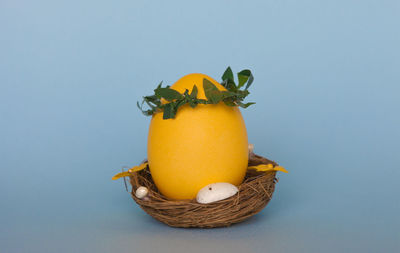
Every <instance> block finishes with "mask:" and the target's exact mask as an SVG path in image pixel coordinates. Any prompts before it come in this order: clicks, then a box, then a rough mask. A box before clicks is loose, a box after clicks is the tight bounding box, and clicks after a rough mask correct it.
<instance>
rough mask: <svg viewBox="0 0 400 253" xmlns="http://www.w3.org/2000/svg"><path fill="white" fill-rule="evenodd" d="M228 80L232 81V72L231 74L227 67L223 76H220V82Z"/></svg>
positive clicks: (229, 68)
mask: <svg viewBox="0 0 400 253" xmlns="http://www.w3.org/2000/svg"><path fill="white" fill-rule="evenodd" d="M228 79H230V80H232V81H233V72H232V69H231V67H228V68H227V69H226V70H225V72H224V74H223V75H222V81H225V80H228Z"/></svg>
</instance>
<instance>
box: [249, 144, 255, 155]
mask: <svg viewBox="0 0 400 253" xmlns="http://www.w3.org/2000/svg"><path fill="white" fill-rule="evenodd" d="M253 151H254V145H253V144H251V143H249V154H251V153H253Z"/></svg>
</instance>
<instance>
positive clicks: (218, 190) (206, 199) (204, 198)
mask: <svg viewBox="0 0 400 253" xmlns="http://www.w3.org/2000/svg"><path fill="white" fill-rule="evenodd" d="M238 191H239V190H238V188H237V187H236V186H234V185H233V184H230V183H214V184H209V185H207V186H205V187H204V188H202V189H201V190H200V191H199V192H198V193H197V196H196V200H197V202H199V203H201V204H209V203H212V202H216V201H219V200H223V199H227V198H229V197H232V196H233V195H235V194H236V193H237V192H238Z"/></svg>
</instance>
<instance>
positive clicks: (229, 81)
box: [137, 67, 255, 119]
mask: <svg viewBox="0 0 400 253" xmlns="http://www.w3.org/2000/svg"><path fill="white" fill-rule="evenodd" d="M237 77H238V84H237V85H236V83H235V81H234V76H233V72H232V69H231V68H230V67H228V68H227V69H226V70H225V72H224V74H223V75H222V82H221V85H223V86H224V87H225V88H226V89H227V90H226V91H220V90H219V89H218V88H217V87H216V86H215V85H214V84H213V83H212V82H211V81H210V80H208V79H206V78H204V79H203V89H204V93H205V96H206V98H207V99H198V98H197V94H198V88H197V86H196V85H194V86H193V88H192V91H191V93H190V94H189V90H187V89H186V90H185V92H184V93H183V94H181V93H179V92H178V91H176V90H174V89H171V88H170V87H169V86H166V87H161V85H162V82H161V83H160V84H159V85H158V86H157V88H156V89H155V90H154V95H151V96H145V97H143V101H142V103H141V104H139V102H137V106H138V108H139V109H140V110H141V111H142V113H143V114H144V115H146V116H151V115H153V114H155V113H156V112H160V111H163V119H173V118H175V115H176V113H177V111H178V108H179V107H181V106H183V105H185V104H189V105H190V106H191V107H192V108H195V107H196V106H197V105H198V104H218V103H220V102H221V101H222V102H224V103H225V104H226V105H227V106H240V107H242V108H247V107H249V106H250V105H252V104H255V103H253V102H250V103H243V100H244V99H245V98H246V97H247V96H248V95H249V94H250V92H249V91H248V88H249V87H250V85H251V84H252V83H253V80H254V77H253V75H252V74H251V71H250V70H248V69H245V70H242V71H240V72H239V73H237ZM246 83H247V84H246ZM245 84H246V87H245V88H244V89H241V88H242V87H243V86H244V85H245ZM161 99H165V100H167V101H168V103H161ZM145 103H146V105H147V106H148V109H147V110H146V109H143V105H144V104H145Z"/></svg>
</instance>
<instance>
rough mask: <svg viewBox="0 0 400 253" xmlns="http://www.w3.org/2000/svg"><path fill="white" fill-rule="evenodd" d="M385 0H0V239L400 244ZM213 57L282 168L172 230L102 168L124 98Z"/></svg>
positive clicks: (206, 69) (139, 149)
mask: <svg viewBox="0 0 400 253" xmlns="http://www.w3.org/2000/svg"><path fill="white" fill-rule="evenodd" d="M399 13H400V2H399V1H382V0H380V1H288V0H274V1H247V2H245V1H197V2H194V1H158V2H155V1H151V2H150V1H18V0H2V1H1V2H0V120H1V123H0V169H1V176H0V203H1V204H0V252H1V253H25V252H40V253H46V252H59V253H63V252H98V253H100V252H157V251H160V252H193V253H194V252H217V251H218V252H240V251H241V252H307V253H309V252H399V251H400V232H399V231H400V230H399V227H400V218H399V213H400V206H399V205H400V204H399V203H400V202H399V194H400V189H399V188H400V187H399V177H400V170H399V169H400V165H399V164H400V155H399V151H400V144H399V143H400V130H399V129H400V116H399V115H400V113H399V110H400V71H399V70H400V47H399V45H400V32H399V26H400V15H399ZM227 65H231V66H232V68H233V69H234V71H239V70H241V69H243V68H250V69H252V70H253V72H254V75H255V82H254V85H253V87H252V90H251V91H252V94H251V96H250V97H249V101H256V102H257V105H256V106H252V107H249V108H248V109H246V110H243V111H242V112H243V114H244V117H245V120H246V124H247V128H248V132H249V140H250V142H252V143H254V145H255V147H256V152H257V153H260V154H263V155H266V156H268V157H270V158H272V159H274V160H276V161H278V162H279V163H280V164H282V165H283V166H284V167H286V168H287V169H288V170H289V171H290V174H288V175H282V174H281V175H280V182H279V184H278V185H277V190H276V192H275V195H274V197H273V200H272V201H271V202H270V204H269V205H268V207H267V208H265V209H264V210H263V211H262V212H261V213H260V214H259V215H257V216H255V217H254V218H253V219H250V220H249V221H247V222H244V223H242V224H239V225H236V226H233V227H231V228H223V229H214V230H198V229H190V230H184V229H173V228H169V227H167V226H164V225H162V224H160V223H158V222H156V221H154V220H153V219H151V218H150V217H149V216H147V215H146V214H145V213H144V212H143V211H142V210H141V209H140V208H139V207H138V206H136V205H135V204H134V203H133V201H132V200H131V198H130V196H129V194H127V193H126V192H125V190H124V187H123V184H122V181H117V182H114V181H111V176H112V175H113V174H114V173H116V172H118V171H119V170H120V168H121V166H123V165H135V164H137V163H138V162H140V161H141V160H142V159H143V158H144V157H145V156H146V154H145V146H146V135H147V128H148V124H149V118H146V117H144V116H142V115H141V113H140V112H139V111H138V110H137V108H136V105H135V103H136V101H137V100H140V98H141V96H142V95H145V94H150V93H151V92H152V90H153V88H154V87H155V85H156V84H158V82H159V81H161V80H164V83H166V84H172V83H173V82H174V81H176V80H177V79H178V78H179V77H181V76H183V75H185V74H188V73H191V72H202V73H207V74H209V75H211V76H212V77H215V78H216V79H218V80H219V78H220V76H221V74H222V72H223V71H224V70H225V68H226V67H227Z"/></svg>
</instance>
